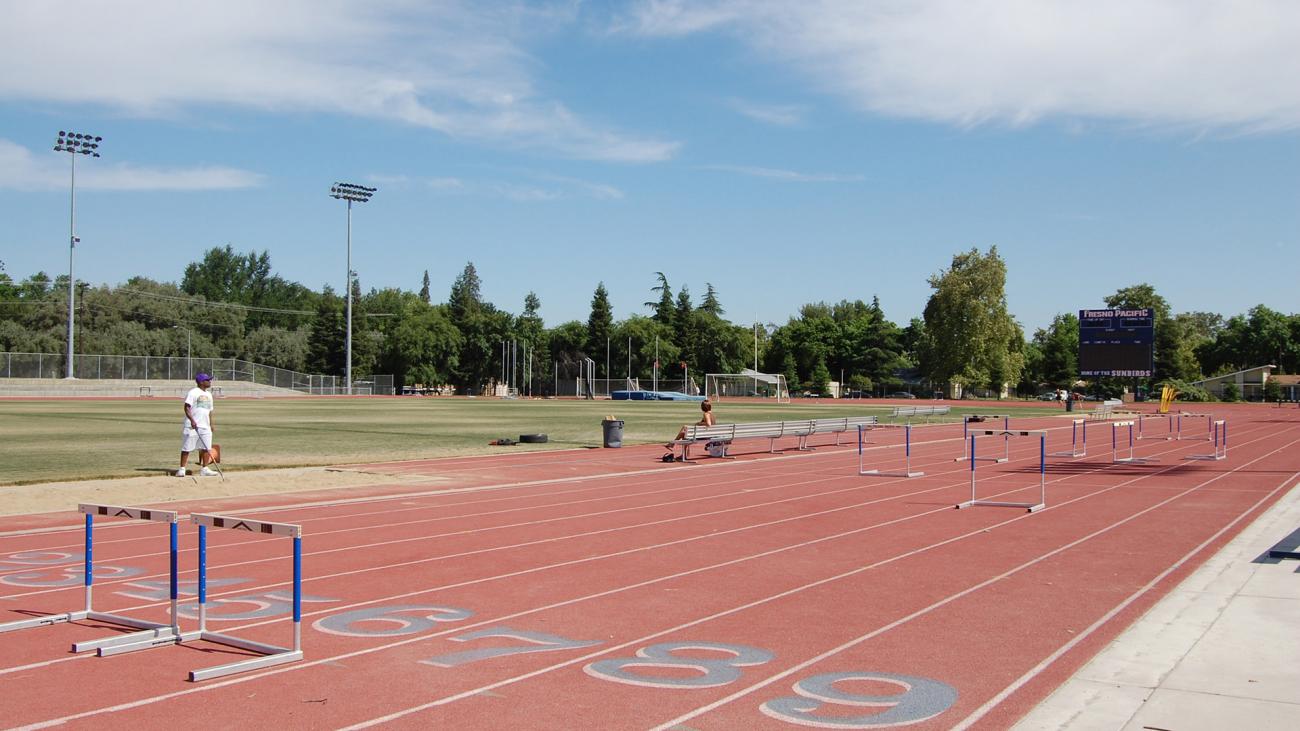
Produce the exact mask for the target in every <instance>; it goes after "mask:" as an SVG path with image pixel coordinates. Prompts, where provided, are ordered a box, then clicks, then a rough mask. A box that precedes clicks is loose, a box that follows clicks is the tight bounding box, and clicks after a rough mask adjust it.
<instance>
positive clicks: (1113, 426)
mask: <svg viewBox="0 0 1300 731" xmlns="http://www.w3.org/2000/svg"><path fill="white" fill-rule="evenodd" d="M1136 424H1137V422H1136V421H1112V422H1111V423H1110V461H1111V464H1146V463H1148V462H1158V461H1159V460H1157V459H1155V458H1153V457H1135V456H1133V442H1134V441H1135V440H1134V438H1133V427H1134V426H1135V425H1136ZM1125 426H1126V427H1128V456H1127V457H1121V456H1119V450H1120V448H1119V430H1120V428H1121V427H1125Z"/></svg>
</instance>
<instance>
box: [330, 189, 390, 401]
mask: <svg viewBox="0 0 1300 731" xmlns="http://www.w3.org/2000/svg"><path fill="white" fill-rule="evenodd" d="M376 190H379V189H378V188H367V187H366V186H364V185H355V184H353V183H335V184H334V186H333V187H332V188H330V196H331V197H334V198H338V199H339V200H344V201H347V202H348V277H347V279H346V280H345V283H344V289H346V290H347V292H348V294H347V298H348V299H347V303H348V309H347V319H348V324H347V341H346V343H347V344H346V345H345V346H344V347H345V348H346V350H347V355H346V356H345V361H344V363H345V366H344V372H343V379H344V381H345V382H346V383H347V394H348V395H349V396H351V395H352V204H353V203H365V202H366V201H368V200H370V196H372V195H374V194H375V191H376Z"/></svg>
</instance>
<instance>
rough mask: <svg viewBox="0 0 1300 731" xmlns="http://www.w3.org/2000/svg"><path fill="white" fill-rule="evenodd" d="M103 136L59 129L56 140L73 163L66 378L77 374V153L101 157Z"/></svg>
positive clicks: (55, 147) (59, 147)
mask: <svg viewBox="0 0 1300 731" xmlns="http://www.w3.org/2000/svg"><path fill="white" fill-rule="evenodd" d="M103 141H104V138H103V137H96V136H94V135H87V134H81V133H80V132H65V131H63V130H59V136H58V138H57V139H55V140H54V151H55V152H66V153H68V159H69V160H70V161H71V163H72V167H71V169H72V195H71V201H72V202H71V205H70V208H69V213H68V366H67V369H66V370H65V372H64V375H63V377H64V378H75V377H76V375H75V374H74V373H73V370H72V355H73V353H74V352H75V348H74V346H73V328H72V323H73V313H74V312H75V311H76V310H75V308H76V294H75V292H76V289H75V287H76V283H77V280H76V277H74V276H73V270H72V262H73V255H74V254H75V253H76V251H77V241H79V239H78V238H77V155H90V156H91V157H99V143H100V142H103Z"/></svg>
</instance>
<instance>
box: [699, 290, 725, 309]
mask: <svg viewBox="0 0 1300 731" xmlns="http://www.w3.org/2000/svg"><path fill="white" fill-rule="evenodd" d="M704 286H705V290H704V301H702V302H700V307H699V309H700V311H701V312H707V313H709V314H710V315H713V316H714V317H722V316H723V315H724V314H726V312H727V311H726V310H724V309H722V303H721V302H719V301H718V292H717V290H715V289H714V288H713V285H712V284H711V283H709V282H705V283H704Z"/></svg>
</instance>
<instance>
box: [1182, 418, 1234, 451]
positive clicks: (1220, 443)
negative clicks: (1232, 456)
mask: <svg viewBox="0 0 1300 731" xmlns="http://www.w3.org/2000/svg"><path fill="white" fill-rule="evenodd" d="M1213 426H1214V452H1213V453H1212V454H1189V455H1187V456H1186V457H1183V459H1208V460H1220V459H1227V458H1228V420H1227V419H1219V420H1217V421H1215V422H1214V424H1213Z"/></svg>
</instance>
